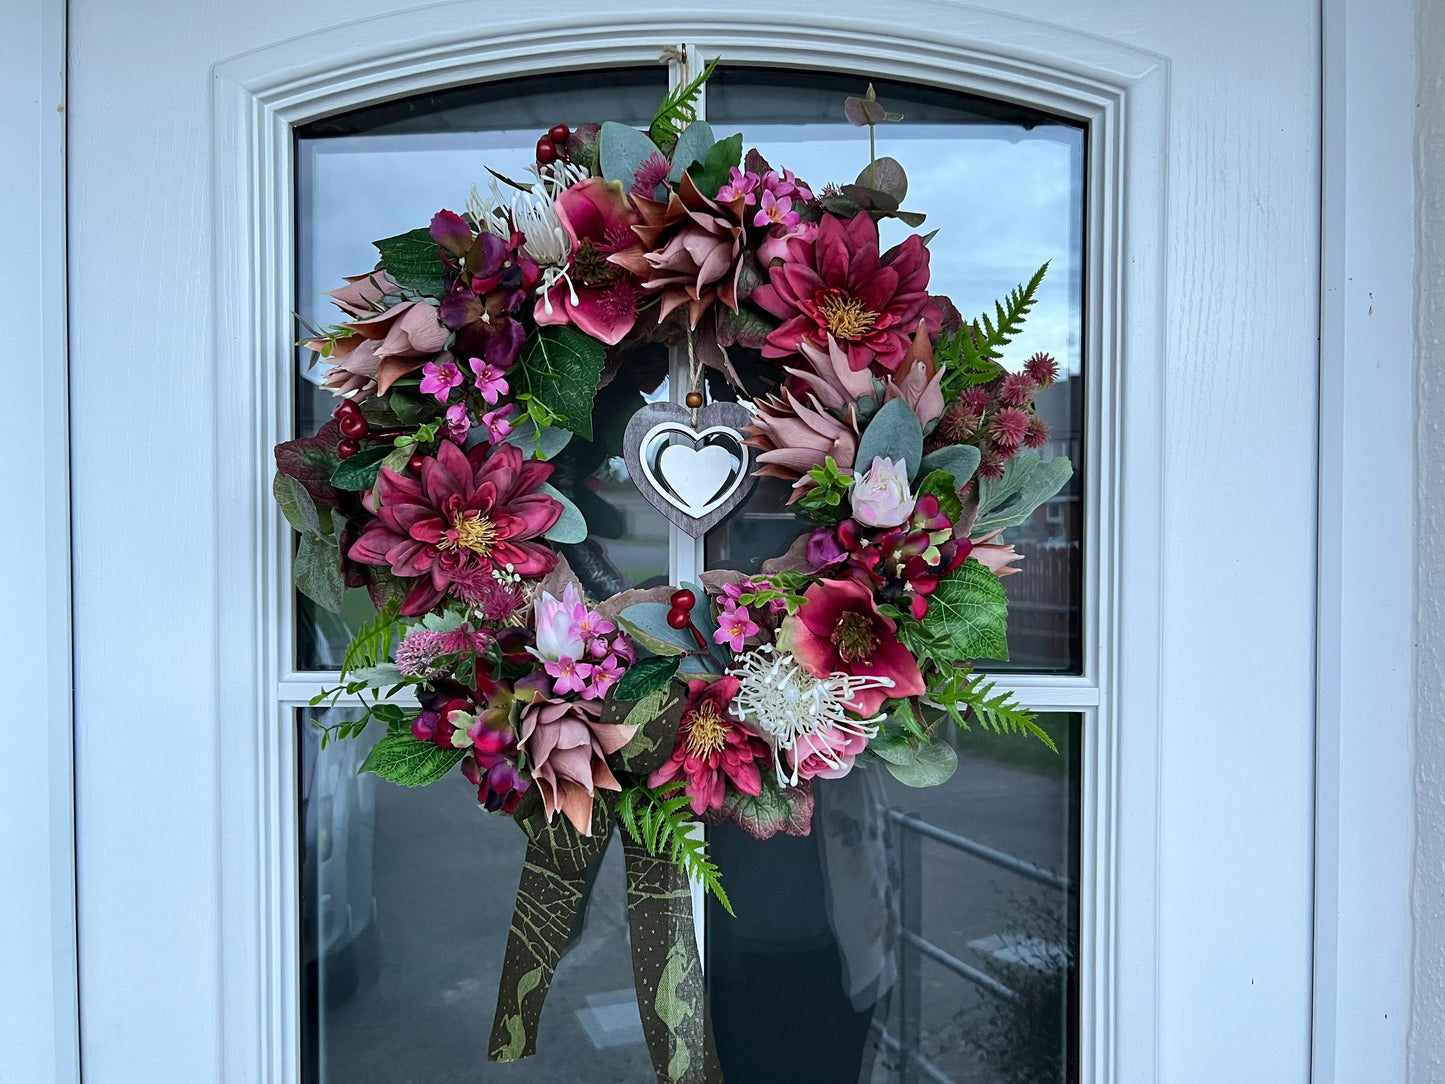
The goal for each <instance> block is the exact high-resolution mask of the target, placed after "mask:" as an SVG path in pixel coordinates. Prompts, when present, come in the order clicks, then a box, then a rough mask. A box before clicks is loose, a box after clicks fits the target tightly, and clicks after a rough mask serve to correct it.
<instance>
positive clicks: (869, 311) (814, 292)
mask: <svg viewBox="0 0 1445 1084" xmlns="http://www.w3.org/2000/svg"><path fill="white" fill-rule="evenodd" d="M878 247H879V246H878V224H877V223H876V222H874V221H873V219H872V218H870V217H869V216H868V215H866V214H860V215H857V216H856V217H854V218H851V219H846V220H845V219H841V218H837V217H835V216H833V215H824V216H823V221H822V222H821V223H820V224H819V226H818V234H817V237H816V238H815V239H814V240H812V241H805V240H802V239H801V238H794V239H792V240H790V241H788V243H787V255H786V256H785V257H784V259H783V261H782V262H781V263H774V264H773V266H772V267H770V268H769V269H768V274H769V277H770V279H771V281H770V282H768V283H765V284H763V285H762V286H759V287H758V288H757V289H756V290H754V291H753V292H752V295H751V298H750V299H751V300H752V301H754V302H756V303H757V304H758V305H761V306H762V307H763V308H764V309H766V310H767V311H768V312H770V313H772V314H773V315H774V316H776V317H778V318H779V319H781V320H782V321H783V324H782V326H781V327H779V328H777V329H775V330H774V331H772V332H771V333H770V334H769V335H768V339H767V343H766V344H765V345H764V346H763V356H764V357H769V358H782V357H787V356H789V355H791V354H796V353H798V352H799V350H800V347H801V344H803V343H805V342H806V343H811V344H812V345H813V346H814V347H817V348H818V349H819V350H822V351H827V349H828V336H829V335H832V336H833V338H834V339H835V340H836V341H837V344H838V346H839V347H841V348H843V349H844V350H846V351H847V353H848V365H849V367H850V368H851V369H852V370H853V371H854V372H858V371H860V370H862V369H866V368H868V367H869V366H870V365H873V366H877V367H878V368H879V369H882V370H885V371H887V372H890V373H892V372H897V370H898V367H899V366H900V365H902V364H903V359H904V357H905V356H906V355H907V353H908V345H909V339H910V338H911V336H912V335H913V333H914V331H915V330H916V329H917V327H918V322H919V320H922V321H923V322H924V326H925V328H926V330H927V333H928V334H929V335H930V336H936V335H937V334H938V329H939V323H940V320H941V319H942V315H943V314H942V311H941V310H940V309H939V307H938V303H937V302H935V301H934V300H932V299H931V298H930V297H929V296H928V249H927V247H925V245H924V244H923V239H922V238H920V237H918V236H917V235H914V236H912V237H909V238H908V239H907V240H905V241H904V242H903V243H902V244H901V245H895V246H894V247H893V248H891V249H889V250H888V251H887V252H885V253H884V254H883V255H882V256H881V257H880V256H879V255H878Z"/></svg>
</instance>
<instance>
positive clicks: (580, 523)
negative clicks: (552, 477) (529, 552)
mask: <svg viewBox="0 0 1445 1084" xmlns="http://www.w3.org/2000/svg"><path fill="white" fill-rule="evenodd" d="M539 488H540V489H541V491H542V492H543V493H545V494H547V496H549V497H551V498H552V499H553V500H554V501H556V502H557V503H558V504H560V505H561V506H562V515H561V516H560V517H559V518H558V520H557V522H556V523H554V524H552V526H551V527H550V528H549V529H548V530H547V533H546V534H544V535H543V536H542V537H543V538H545V539H547V541H549V542H559V543H562V544H563V545H567V544H571V543H577V542H586V541H587V521H586V520H585V519H583V518H582V513H581V512H580V511H579V510H578V508H577V506H576V505H575V504H573V503H572V501H571V499H570V498H568V497H567V496H566V495H565V494H563V492H562V491H561V490H560V489H558V488H557V487H556V486H554V485H551V484H550V483H547V482H543V483H542V485H541V486H540V487H539Z"/></svg>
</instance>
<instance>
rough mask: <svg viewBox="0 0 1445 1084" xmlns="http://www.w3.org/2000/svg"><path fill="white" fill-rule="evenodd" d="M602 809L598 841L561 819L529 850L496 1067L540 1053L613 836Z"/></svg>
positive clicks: (502, 990)
mask: <svg viewBox="0 0 1445 1084" xmlns="http://www.w3.org/2000/svg"><path fill="white" fill-rule="evenodd" d="M597 806H598V807H599V809H600V810H601V815H600V816H596V817H594V821H593V825H592V830H593V834H592V835H591V836H583V835H579V834H578V833H577V832H575V831H574V830H572V828H571V826H570V825H568V824H567V822H566V819H565V818H563V817H558V818H557V819H556V822H555V823H554V824H553V825H552V826H551V827H550V828H546V829H544V830H542V831H540V832H538V833H537V834H536V835H535V836H534V838H533V839H532V841H531V842H530V843H528V845H527V858H526V861H525V863H524V864H523V866H522V879H521V883H520V884H518V886H517V904H516V907H515V908H513V910H512V928H511V931H510V932H509V933H508V935H507V952H506V955H505V957H504V958H503V961H502V978H501V982H500V984H499V986H498V988H497V1014H496V1017H495V1018H494V1019H493V1022H492V1037H491V1041H490V1042H489V1043H488V1045H487V1057H488V1059H489V1060H491V1061H516V1060H518V1059H519V1058H525V1057H530V1056H531V1055H532V1054H535V1053H536V1052H537V1027H538V1023H539V1022H540V1020H541V1018H542V1004H543V1002H545V1001H546V1000H547V991H548V989H549V988H550V987H551V985H552V974H553V972H555V971H556V970H557V961H558V960H560V959H561V958H562V952H563V950H564V949H566V947H567V942H568V939H569V938H570V937H571V935H572V925H573V921H574V920H575V919H576V917H577V909H578V907H579V906H580V905H581V902H582V896H583V893H584V891H585V889H586V885H587V869H588V867H589V866H590V865H592V863H593V862H595V861H597V859H599V858H600V857H602V853H603V852H604V851H606V850H607V843H608V840H609V839H611V836H612V825H611V822H610V819H609V818H608V816H607V812H608V811H607V810H606V809H605V807H604V805H603V803H602V802H598V803H597Z"/></svg>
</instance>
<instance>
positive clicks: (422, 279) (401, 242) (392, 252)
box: [372, 228, 447, 297]
mask: <svg viewBox="0 0 1445 1084" xmlns="http://www.w3.org/2000/svg"><path fill="white" fill-rule="evenodd" d="M372 244H374V245H375V246H376V249H377V251H378V252H380V253H381V264H382V266H383V267H385V268H386V273H387V275H389V276H390V277H391V281H392V282H394V283H396V284H397V285H398V286H400V287H401V288H402V289H404V290H411V291H413V292H414V293H418V294H425V295H427V296H429V297H440V296H441V295H443V294H445V293H446V292H447V269H446V265H445V264H443V263H442V255H441V248H440V247H439V246H438V245H437V243H436V242H435V241H433V240H432V236H431V231H430V230H428V229H424V228H423V229H415V230H411V231H410V232H408V233H399V234H397V235H396V236H395V237H384V238H382V239H381V240H380V241H373V242H372Z"/></svg>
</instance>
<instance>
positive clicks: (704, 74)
mask: <svg viewBox="0 0 1445 1084" xmlns="http://www.w3.org/2000/svg"><path fill="white" fill-rule="evenodd" d="M721 59H722V58H721V57H713V58H712V60H711V61H709V62H708V65H707V67H705V68H703V70H702V71H701V72H699V73H698V74H697V76H696V77H694V78H693V79H692V80H691V81H690V82H688V83H687V84H686V85H684V86H680V87H675V88H673V89H672V90H670V91H668V92H667V96H666V97H664V98H663V99H662V104H661V105H659V106H658V107H657V112H656V113H654V114H653V115H652V122H651V123H650V124H648V126H647V134H648V135H649V136H650V137H652V141H653V142H654V143H656V144H657V145H658V146H659V147H662V148H664V149H670V148H671V147H672V145H673V144H674V143H676V142H677V139H678V134H679V133H680V132H682V130H683V129H684V128H686V127H687V126H688V125H689V124H690V123H692V122H693V121H695V120H697V101H698V97H699V96H700V95H701V94H702V88H703V84H704V83H706V82H707V80H708V76H710V75H712V73H713V69H714V68H716V67H717V62H718V61H719V60H721Z"/></svg>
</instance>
